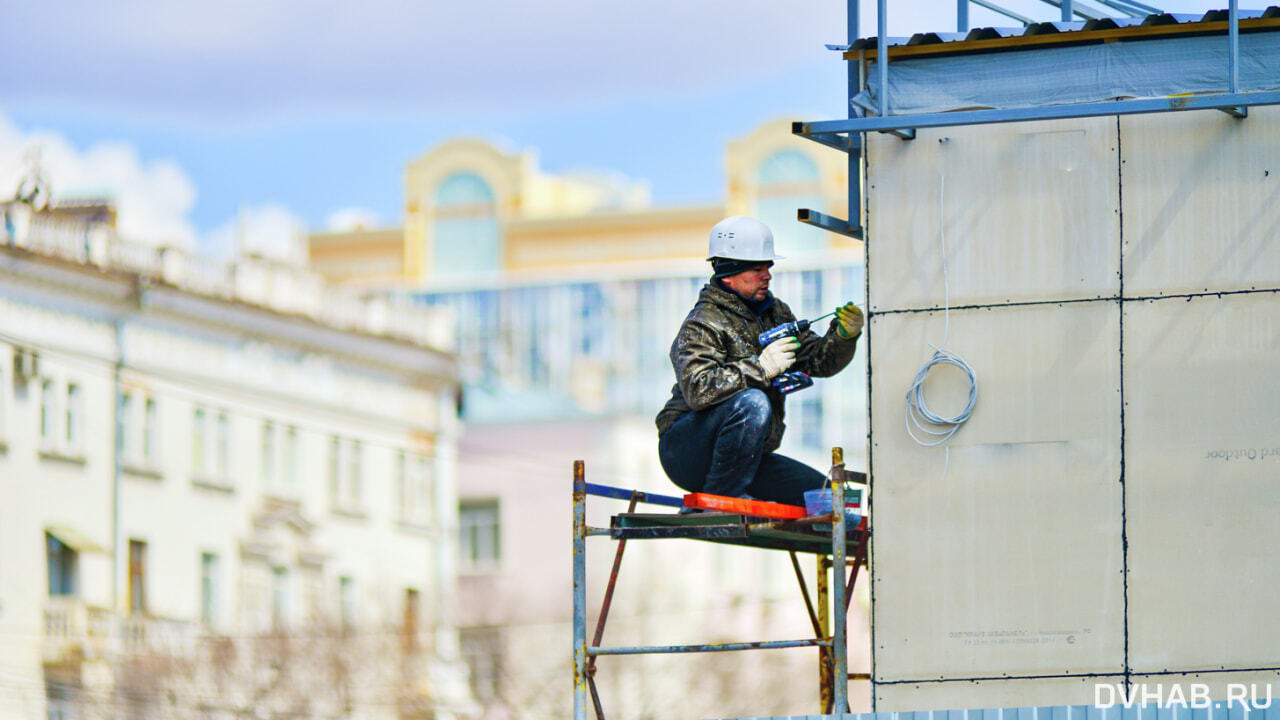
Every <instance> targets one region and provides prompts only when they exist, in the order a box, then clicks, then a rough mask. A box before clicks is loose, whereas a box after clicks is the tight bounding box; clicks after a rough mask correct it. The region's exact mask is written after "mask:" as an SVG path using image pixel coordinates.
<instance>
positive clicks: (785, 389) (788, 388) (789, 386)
mask: <svg viewBox="0 0 1280 720" xmlns="http://www.w3.org/2000/svg"><path fill="white" fill-rule="evenodd" d="M811 385H813V378H811V377H809V376H808V375H807V374H805V373H802V372H800V371H799V370H792V371H790V372H784V373H782V374H781V375H779V376H778V377H776V378H774V379H773V386H774V387H776V388H778V392H780V393H782V394H783V395H790V394H791V393H793V392H795V391H797V390H803V389H805V388H807V387H809V386H811Z"/></svg>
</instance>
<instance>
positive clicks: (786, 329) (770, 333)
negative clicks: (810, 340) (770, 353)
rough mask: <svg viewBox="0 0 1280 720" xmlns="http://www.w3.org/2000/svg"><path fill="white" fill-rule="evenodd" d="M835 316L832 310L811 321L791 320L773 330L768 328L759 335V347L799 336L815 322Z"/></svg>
mask: <svg viewBox="0 0 1280 720" xmlns="http://www.w3.org/2000/svg"><path fill="white" fill-rule="evenodd" d="M835 314H836V311H835V310H832V311H831V312H829V313H827V314H826V315H819V316H818V317H816V318H814V319H813V320H792V321H791V322H788V323H782V324H781V325H779V326H777V327H775V328H770V329H769V330H765V331H764V332H762V333H760V337H759V338H758V339H759V341H760V347H764V346H765V345H768V344H769V343H771V342H773V341H774V340H777V339H779V338H784V337H792V336H795V335H799V334H800V333H802V332H804V331H805V330H808V329H809V326H810V325H812V324H814V323H815V322H817V321H819V320H821V319H822V318H825V317H831V316H832V315H835Z"/></svg>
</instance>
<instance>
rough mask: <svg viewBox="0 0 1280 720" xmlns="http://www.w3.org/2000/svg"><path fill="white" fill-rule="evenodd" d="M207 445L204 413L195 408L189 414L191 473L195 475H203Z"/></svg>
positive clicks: (202, 410)
mask: <svg viewBox="0 0 1280 720" xmlns="http://www.w3.org/2000/svg"><path fill="white" fill-rule="evenodd" d="M208 445H209V438H208V427H207V426H206V422H205V412H204V409H203V408H196V409H195V411H194V412H193V413H192V414H191V471H192V472H194V473H195V474H197V475H203V474H204V473H205V470H206V467H205V459H206V458H205V454H206V452H207V449H208Z"/></svg>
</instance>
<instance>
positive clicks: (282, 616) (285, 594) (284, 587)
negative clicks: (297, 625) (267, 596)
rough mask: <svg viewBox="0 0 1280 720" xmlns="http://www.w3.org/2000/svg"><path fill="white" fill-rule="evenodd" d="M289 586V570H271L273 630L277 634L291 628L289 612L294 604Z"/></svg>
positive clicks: (282, 568) (275, 568)
mask: <svg viewBox="0 0 1280 720" xmlns="http://www.w3.org/2000/svg"><path fill="white" fill-rule="evenodd" d="M290 589H291V588H290V586H289V569H288V568H286V567H274V568H272V569H271V628H272V629H273V630H276V631H277V632H279V631H282V630H286V629H288V627H289V612H290V604H291V602H292V597H291V592H290Z"/></svg>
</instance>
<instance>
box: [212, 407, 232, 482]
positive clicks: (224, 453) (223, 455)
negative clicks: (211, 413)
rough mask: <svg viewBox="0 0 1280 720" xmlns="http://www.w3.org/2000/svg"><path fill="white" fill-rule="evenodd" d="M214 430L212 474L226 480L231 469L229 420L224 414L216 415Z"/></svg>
mask: <svg viewBox="0 0 1280 720" xmlns="http://www.w3.org/2000/svg"><path fill="white" fill-rule="evenodd" d="M214 428H215V435H214V443H215V445H214V455H213V472H214V474H216V475H217V476H218V477H220V478H227V477H229V473H230V468H231V419H230V418H228V417H227V414H226V413H225V412H220V413H218V420H217V425H215V426H214Z"/></svg>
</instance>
